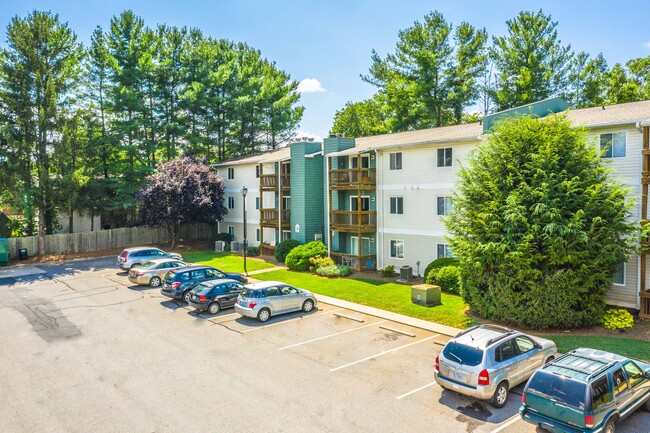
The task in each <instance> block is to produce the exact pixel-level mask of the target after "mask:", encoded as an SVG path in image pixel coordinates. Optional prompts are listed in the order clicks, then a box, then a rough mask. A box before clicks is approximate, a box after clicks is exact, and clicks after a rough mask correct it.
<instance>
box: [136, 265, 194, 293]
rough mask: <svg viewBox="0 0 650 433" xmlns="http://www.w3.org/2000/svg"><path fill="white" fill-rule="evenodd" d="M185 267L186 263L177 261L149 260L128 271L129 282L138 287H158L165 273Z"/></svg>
mask: <svg viewBox="0 0 650 433" xmlns="http://www.w3.org/2000/svg"><path fill="white" fill-rule="evenodd" d="M187 265H188V263H185V262H182V261H180V260H177V259H155V260H149V261H147V262H144V263H143V264H141V265H139V266H134V267H133V268H131V269H130V270H129V281H130V282H132V283H135V284H138V285H149V286H151V287H159V286H160V283H161V282H162V279H163V278H164V277H165V275H166V274H167V272H169V271H170V270H172V269H177V268H182V267H184V266H187Z"/></svg>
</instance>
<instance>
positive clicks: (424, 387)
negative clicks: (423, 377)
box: [395, 382, 436, 400]
mask: <svg viewBox="0 0 650 433" xmlns="http://www.w3.org/2000/svg"><path fill="white" fill-rule="evenodd" d="M435 384H436V382H431V383H429V384H427V385H424V386H421V387H419V388H418V389H414V390H413V391H409V392H407V393H406V394H402V395H400V396H399V397H397V398H396V399H395V400H400V399H402V398H404V397H407V396H409V395H411V394H415V393H416V392H419V391H422V390H423V389H426V388H428V387H430V386H432V385H435Z"/></svg>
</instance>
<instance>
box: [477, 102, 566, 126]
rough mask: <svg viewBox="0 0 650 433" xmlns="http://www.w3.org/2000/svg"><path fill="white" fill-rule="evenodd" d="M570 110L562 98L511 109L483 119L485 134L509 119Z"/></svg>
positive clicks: (541, 115)
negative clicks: (497, 123) (497, 124)
mask: <svg viewBox="0 0 650 433" xmlns="http://www.w3.org/2000/svg"><path fill="white" fill-rule="evenodd" d="M568 109H569V104H567V102H566V101H565V100H564V99H562V98H560V97H557V98H550V99H546V100H544V101H539V102H533V103H532V104H528V105H522V106H521V107H516V108H511V109H510V110H505V111H500V112H499V113H494V114H492V115H490V116H485V117H484V118H483V134H487V133H489V132H490V129H491V128H492V126H494V123H495V122H497V121H499V120H501V119H505V118H508V117H517V116H526V115H528V116H534V117H544V116H546V115H548V114H551V113H559V112H561V111H565V110H568Z"/></svg>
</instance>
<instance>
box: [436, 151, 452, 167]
mask: <svg viewBox="0 0 650 433" xmlns="http://www.w3.org/2000/svg"><path fill="white" fill-rule="evenodd" d="M447 149H451V164H449V165H447V164H445V159H446V156H445V153H446V150H447ZM440 150H442V151H443V152H442V153H443V159H442V165H440V159H439V158H438V156H439V155H440V154H439V151H440ZM436 159H437V161H436V168H451V167H453V166H454V148H453V147H450V146H447V147H439V148H438V150H437V151H436Z"/></svg>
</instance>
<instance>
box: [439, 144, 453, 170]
mask: <svg viewBox="0 0 650 433" xmlns="http://www.w3.org/2000/svg"><path fill="white" fill-rule="evenodd" d="M451 161H452V157H451V147H445V148H444V149H438V167H451Z"/></svg>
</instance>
